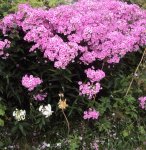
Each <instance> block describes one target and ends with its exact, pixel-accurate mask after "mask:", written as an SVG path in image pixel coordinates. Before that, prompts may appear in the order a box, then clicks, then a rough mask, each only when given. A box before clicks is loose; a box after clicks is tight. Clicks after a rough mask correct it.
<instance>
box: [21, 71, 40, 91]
mask: <svg viewBox="0 0 146 150" xmlns="http://www.w3.org/2000/svg"><path fill="white" fill-rule="evenodd" d="M42 82H43V81H42V80H41V79H40V78H39V77H34V76H33V75H30V76H28V75H27V74H26V75H25V76H23V77H22V85H23V86H24V87H26V88H27V89H28V91H32V90H34V88H35V87H37V86H38V85H40V84H41V83H42Z"/></svg>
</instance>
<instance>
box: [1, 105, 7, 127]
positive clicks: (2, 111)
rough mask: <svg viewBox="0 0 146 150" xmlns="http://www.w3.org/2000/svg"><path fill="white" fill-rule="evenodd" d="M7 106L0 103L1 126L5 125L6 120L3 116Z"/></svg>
mask: <svg viewBox="0 0 146 150" xmlns="http://www.w3.org/2000/svg"><path fill="white" fill-rule="evenodd" d="M5 111H6V107H5V105H2V104H1V103H0V126H4V120H3V119H2V118H1V117H3V116H4V115H5Z"/></svg>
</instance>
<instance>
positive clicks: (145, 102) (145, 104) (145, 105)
mask: <svg viewBox="0 0 146 150" xmlns="http://www.w3.org/2000/svg"><path fill="white" fill-rule="evenodd" d="M138 100H139V104H140V107H141V108H142V109H145V110H146V96H142V97H140V98H139V99H138Z"/></svg>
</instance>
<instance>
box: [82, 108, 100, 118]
mask: <svg viewBox="0 0 146 150" xmlns="http://www.w3.org/2000/svg"><path fill="white" fill-rule="evenodd" d="M98 117H99V112H98V111H96V110H95V109H91V108H89V110H88V111H84V116H83V118H84V119H98Z"/></svg>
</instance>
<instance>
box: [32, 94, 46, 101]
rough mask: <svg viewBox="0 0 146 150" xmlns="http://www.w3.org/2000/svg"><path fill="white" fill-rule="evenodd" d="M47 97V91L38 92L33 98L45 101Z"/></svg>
mask: <svg viewBox="0 0 146 150" xmlns="http://www.w3.org/2000/svg"><path fill="white" fill-rule="evenodd" d="M46 97H47V93H44V94H42V93H38V94H36V95H34V96H33V98H34V99H35V100H36V101H43V100H44V99H45V98H46Z"/></svg>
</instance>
